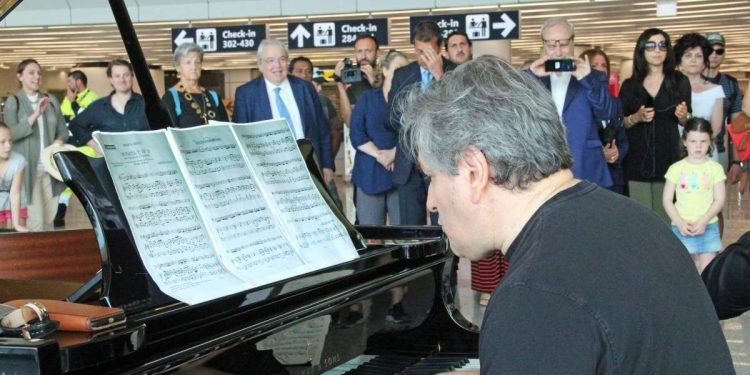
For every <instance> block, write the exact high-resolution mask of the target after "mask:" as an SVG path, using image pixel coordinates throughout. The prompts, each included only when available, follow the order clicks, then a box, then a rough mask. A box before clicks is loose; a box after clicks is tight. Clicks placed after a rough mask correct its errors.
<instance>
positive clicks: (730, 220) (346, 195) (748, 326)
mask: <svg viewBox="0 0 750 375" xmlns="http://www.w3.org/2000/svg"><path fill="white" fill-rule="evenodd" d="M339 157H340V158H339V160H338V162H339V163H337V164H339V165H338V171H343V168H342V167H341V164H343V163H341V154H339ZM339 173H341V172H339ZM337 182H338V186H339V193H340V194H341V195H342V196H341V198H342V201H343V202H344V206H345V207H344V211H345V213H346V214H347V217H349V218H350V219H351V220H352V221H353V219H354V209H353V205H352V188H351V184H349V183H347V182H345V181H344V179H343V178H342V177H341V176H337ZM727 196H728V198H727V202H726V207H725V209H724V216H725V219H726V222H725V227H724V228H725V229H724V240H723V242H724V245H725V246H726V245H728V244H730V243H731V242H733V241H734V240H736V239H737V238H738V237H739V236H740V235H742V234H743V233H744V232H745V231H747V230H750V194H745V195H744V196H742V197H739V196H738V194H737V187H736V185H732V186H730V187H729V188H728V191H727ZM66 219H67V228H68V229H75V228H91V224H90V222H89V220H88V217H87V216H86V214H85V211H84V210H83V208H82V206H81V204H80V203H79V202H78V201H77V200H76V199H75V198H74V199H71V206H70V208H69V211H68V215H67V218H66ZM469 285H470V267H469V264H468V261H466V260H464V259H462V260H461V263H460V264H459V293H458V299H459V301H458V302H459V308H460V309H461V311H462V312H463V313H464V315H465V317H466V318H467V319H469V320H471V321H472V322H474V323H476V324H477V325H479V324H481V321H482V314H483V313H484V309H483V308H481V307H479V306H478V304H477V301H478V296H477V294H476V293H475V292H474V291H472V290H471V289H470V288H469ZM722 327H723V329H724V334H725V336H726V338H727V342H728V344H729V348H730V350H731V352H732V358H733V360H734V364H735V368H736V370H737V373H738V374H741V375H742V374H746V375H750V313H748V314H745V315H743V316H740V317H738V318H735V319H731V320H727V321H724V322H722Z"/></svg>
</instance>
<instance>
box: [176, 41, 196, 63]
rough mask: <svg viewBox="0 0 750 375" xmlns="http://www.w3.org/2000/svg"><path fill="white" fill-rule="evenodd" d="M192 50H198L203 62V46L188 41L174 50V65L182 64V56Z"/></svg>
mask: <svg viewBox="0 0 750 375" xmlns="http://www.w3.org/2000/svg"><path fill="white" fill-rule="evenodd" d="M191 52H197V53H198V56H199V57H200V60H201V62H203V48H201V46H199V45H197V44H195V43H190V42H186V43H182V44H180V45H179V46H177V48H176V49H175V50H174V56H173V57H172V61H174V65H175V66H177V65H180V61H182V58H183V57H185V56H187V55H188V54H189V53H191Z"/></svg>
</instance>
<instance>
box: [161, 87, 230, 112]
mask: <svg viewBox="0 0 750 375" xmlns="http://www.w3.org/2000/svg"><path fill="white" fill-rule="evenodd" d="M206 91H207V92H208V93H209V94H211V98H213V100H214V105H215V106H216V108H217V109H218V108H219V94H217V93H216V91H214V90H206ZM169 92H170V93H172V99H173V101H174V113H175V114H176V115H177V117H180V115H181V114H182V106H181V105H180V92H179V91H177V89H175V88H174V87H170V88H169Z"/></svg>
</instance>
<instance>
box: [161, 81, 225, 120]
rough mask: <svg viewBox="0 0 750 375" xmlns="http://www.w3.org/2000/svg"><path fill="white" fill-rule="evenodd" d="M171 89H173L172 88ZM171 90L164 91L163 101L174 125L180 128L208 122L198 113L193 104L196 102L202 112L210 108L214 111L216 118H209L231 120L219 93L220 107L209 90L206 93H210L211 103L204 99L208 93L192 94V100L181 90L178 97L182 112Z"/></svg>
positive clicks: (209, 99) (217, 96)
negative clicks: (178, 109)
mask: <svg viewBox="0 0 750 375" xmlns="http://www.w3.org/2000/svg"><path fill="white" fill-rule="evenodd" d="M170 90H171V89H170ZM170 90H167V92H166V93H164V96H162V97H161V101H162V102H163V103H164V106H165V107H166V108H167V111H168V112H169V117H170V118H171V119H172V121H173V122H174V125H175V126H176V127H178V128H191V127H193V126H198V125H204V124H206V123H207V122H206V121H205V120H204V118H203V117H202V116H200V115H198V112H197V111H196V109H195V108H193V104H196V106H198V108H199V109H200V110H201V112H207V111H208V110H211V111H213V113H214V115H215V116H214V118H210V117H209V118H208V119H209V120H216V121H229V116H227V110H226V108H224V103H222V101H221V98H220V97H219V95H218V94H217V95H216V98H217V99H218V108H217V103H216V102H215V101H214V96H213V95H211V94H208V92H209V91H208V90H207V91H206V93H207V94H208V101H209V103H210V104H206V100H205V99H204V95H206V94H195V93H192V94H190V95H191V96H192V100H190V101H189V100H187V98H185V95H184V94H183V93H181V92H177V97H178V99H179V108H180V111H179V112H180V113H179V114H178V113H177V112H178V111H177V106H176V105H175V101H174V94H172V92H171V91H170ZM207 107H210V108H209V109H206V108H207Z"/></svg>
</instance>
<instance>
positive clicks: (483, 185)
mask: <svg viewBox="0 0 750 375" xmlns="http://www.w3.org/2000/svg"><path fill="white" fill-rule="evenodd" d="M458 169H459V175H461V176H462V177H463V178H466V179H467V182H468V184H469V190H470V194H471V202H472V203H479V201H480V200H481V198H482V194H484V192H485V191H486V189H487V187H488V186H489V185H490V184H492V178H491V177H490V164H489V161H488V160H487V158H486V157H485V156H484V153H482V151H481V150H479V149H477V148H475V147H471V146H470V147H468V148H467V149H466V150H464V151H462V152H461V159H460V160H459V162H458ZM462 169H463V170H462Z"/></svg>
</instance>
